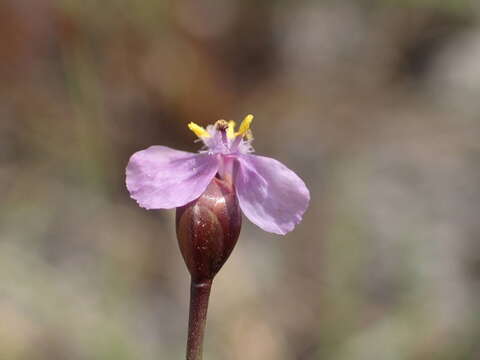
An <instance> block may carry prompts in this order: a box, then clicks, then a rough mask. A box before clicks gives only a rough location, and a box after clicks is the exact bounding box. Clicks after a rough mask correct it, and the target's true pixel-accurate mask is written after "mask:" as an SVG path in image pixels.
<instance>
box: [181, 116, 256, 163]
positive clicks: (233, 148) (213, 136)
mask: <svg viewBox="0 0 480 360" xmlns="http://www.w3.org/2000/svg"><path fill="white" fill-rule="evenodd" d="M252 120H253V115H247V116H246V117H245V119H243V121H242V123H241V124H240V127H239V128H238V131H235V121H233V120H230V121H227V120H223V119H221V120H218V121H216V122H215V124H213V125H208V126H207V128H206V129H205V128H203V127H202V126H199V125H197V124H195V123H193V122H191V123H189V124H188V127H189V129H190V130H192V131H193V132H194V133H195V135H197V137H198V138H199V139H200V140H202V142H203V143H204V144H205V146H206V148H207V149H208V151H209V152H211V153H222V154H231V153H236V152H240V153H249V152H252V151H253V149H252V147H251V145H250V142H251V141H252V131H251V130H250V124H251V123H252Z"/></svg>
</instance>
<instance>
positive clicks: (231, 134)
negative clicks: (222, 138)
mask: <svg viewBox="0 0 480 360" xmlns="http://www.w3.org/2000/svg"><path fill="white" fill-rule="evenodd" d="M227 136H228V138H229V139H235V121H233V120H230V121H229V122H228V128H227Z"/></svg>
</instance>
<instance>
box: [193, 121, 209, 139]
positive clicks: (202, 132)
mask: <svg viewBox="0 0 480 360" xmlns="http://www.w3.org/2000/svg"><path fill="white" fill-rule="evenodd" d="M188 128H189V129H190V130H192V131H193V132H194V133H195V135H197V136H198V137H199V138H202V137H206V138H208V137H210V134H209V133H208V131H207V130H205V129H204V128H203V127H201V126H200V125H197V124H195V123H194V122H190V123H189V124H188Z"/></svg>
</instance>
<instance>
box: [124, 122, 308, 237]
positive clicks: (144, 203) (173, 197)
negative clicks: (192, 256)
mask: <svg viewBox="0 0 480 360" xmlns="http://www.w3.org/2000/svg"><path fill="white" fill-rule="evenodd" d="M252 120H253V116H252V115H248V116H246V117H245V119H244V120H243V122H242V123H241V124H240V126H239V128H238V130H237V131H235V122H234V121H225V120H218V121H217V122H216V123H215V124H213V125H209V126H207V127H206V129H205V128H203V127H201V126H199V125H197V124H195V123H190V124H189V125H188V127H189V128H190V130H192V131H193V132H194V133H195V135H197V137H198V138H199V140H200V141H201V142H202V143H203V145H204V146H203V147H202V149H201V150H200V151H199V153H198V154H194V153H188V152H183V151H178V150H174V149H170V148H168V147H165V146H151V147H149V148H148V149H145V150H142V151H139V152H136V153H135V154H133V155H132V157H131V158H130V161H129V163H128V166H127V170H126V175H127V179H126V183H127V188H128V190H129V192H130V195H131V197H132V198H133V199H135V200H136V201H137V202H138V204H139V205H140V206H141V207H143V208H146V209H171V208H177V207H181V206H183V205H185V204H187V203H189V202H191V201H193V200H195V199H197V198H198V197H200V195H202V193H203V192H204V191H205V189H206V188H207V186H208V185H209V184H210V182H211V181H212V179H213V178H214V177H215V176H218V177H220V178H221V179H223V180H224V181H228V182H230V183H232V185H233V186H234V187H235V191H236V195H237V197H238V201H239V204H240V208H241V209H242V211H243V213H244V214H245V215H246V217H247V218H248V219H249V220H250V221H252V222H253V223H254V224H256V225H258V226H259V227H260V228H262V229H263V230H265V231H268V232H272V233H276V234H282V235H283V234H286V233H287V232H289V231H291V230H293V228H294V227H295V225H296V224H298V223H299V222H300V221H301V219H302V216H303V214H304V212H305V210H306V209H307V207H308V203H309V201H310V193H309V191H308V189H307V187H306V186H305V183H304V182H303V181H302V179H300V178H299V177H298V176H297V175H296V174H295V173H294V172H293V171H292V170H290V169H288V168H287V167H286V166H285V165H283V164H282V163H280V162H279V161H277V160H274V159H271V158H268V157H264V156H257V155H253V154H252V152H253V151H254V150H253V148H252V145H251V142H252V140H253V137H252V132H251V130H250V124H251V122H252Z"/></svg>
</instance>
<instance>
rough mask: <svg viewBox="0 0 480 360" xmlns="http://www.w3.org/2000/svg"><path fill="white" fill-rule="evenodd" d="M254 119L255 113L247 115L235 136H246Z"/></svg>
mask: <svg viewBox="0 0 480 360" xmlns="http://www.w3.org/2000/svg"><path fill="white" fill-rule="evenodd" d="M252 120H253V115H247V116H245V119H243V121H242V123H241V124H240V128H239V129H238V131H237V132H236V133H235V136H238V135H241V136H245V135H247V134H248V133H249V131H250V124H251V123H252Z"/></svg>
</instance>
